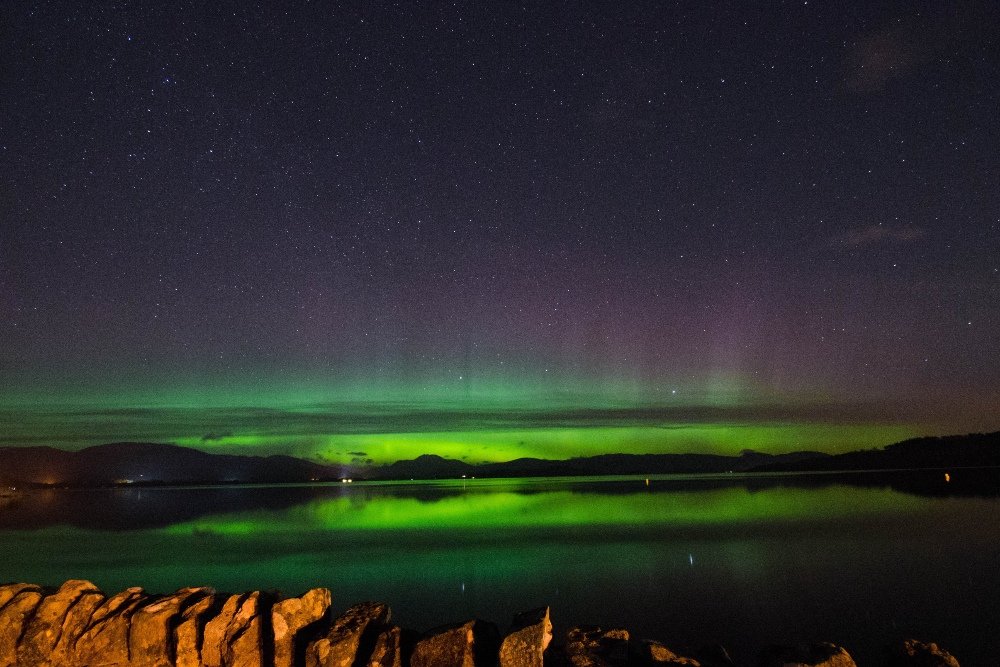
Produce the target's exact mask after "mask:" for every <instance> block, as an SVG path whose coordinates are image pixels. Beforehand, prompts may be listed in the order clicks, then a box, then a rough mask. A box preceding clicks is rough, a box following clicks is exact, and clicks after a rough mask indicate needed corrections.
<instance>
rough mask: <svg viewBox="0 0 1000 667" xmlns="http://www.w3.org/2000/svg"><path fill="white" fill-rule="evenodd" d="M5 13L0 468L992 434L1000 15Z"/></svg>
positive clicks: (818, 8) (786, 5) (962, 5)
mask: <svg viewBox="0 0 1000 667" xmlns="http://www.w3.org/2000/svg"><path fill="white" fill-rule="evenodd" d="M0 12H2V30H0V40H2V45H3V48H2V49H0V86H2V98H0V99H2V100H3V104H2V106H0V144H2V145H0V170H2V171H0V173H2V175H3V179H2V190H0V216H2V218H0V341H2V345H0V377H2V382H0V445H14V446H21V445H37V444H50V445H54V446H60V447H67V448H79V447H82V446H85V445H89V444H98V443H100V442H110V441H115V440H155V441H159V442H175V443H178V444H186V445H190V446H195V447H200V448H203V449H208V450H215V451H243V452H246V451H249V452H260V453H273V452H287V453H294V454H296V455H302V456H311V457H316V458H319V459H323V460H332V461H346V460H356V459H359V458H361V459H364V458H368V459H372V460H375V461H376V462H385V461H389V460H392V459H394V458H400V457H409V456H411V455H415V454H417V453H441V454H443V455H448V456H454V457H463V458H466V459H468V460H472V461H476V460H497V459H507V458H514V457H515V456H517V455H533V456H545V457H547V458H566V457H569V456H575V455H580V454H588V453H601V452H604V451H635V452H667V451H714V452H722V453H733V452H737V453H738V452H739V451H740V450H741V449H743V448H745V447H752V448H754V449H759V450H762V451H773V452H780V451H790V450H794V449H806V448H811V449H823V450H825V451H844V450H848V449H857V448H860V447H867V446H878V445H883V444H887V443H888V442H892V441H894V440H898V439H900V438H902V437H907V436H909V435H921V434H942V433H963V432H970V431H984V430H996V429H1000V344H998V343H997V334H996V332H997V331H998V330H1000V129H998V126H1000V124H998V123H997V118H1000V74H998V72H1000V48H998V43H997V41H998V40H997V34H998V31H997V26H998V25H1000V8H998V6H997V5H996V4H995V3H992V2H987V1H985V0H983V1H981V2H980V1H976V0H964V1H959V2H919V1H918V2H914V1H912V0H906V1H905V2H904V1H902V0H899V1H890V2H884V3H845V2H818V1H811V2H804V1H801V0H800V1H798V2H778V1H775V2H751V3H737V2H715V1H711V2H698V3H676V2H642V1H636V2H629V3H621V2H605V1H603V0H595V1H593V2H585V3H579V2H558V1H557V2H528V3H525V2H501V3H483V2H461V1H459V2H422V1H415V2H323V1H311V2H309V1H297V2H290V1H280V2H272V3H254V2H230V1H228V0H224V1H221V2H186V1H182V2H168V3H126V4H120V3H108V2H87V3H76V2H68V1H62V0H53V1H51V2H28V1H25V2H19V1H18V2H12V3H5V5H4V6H3V8H2V9H0Z"/></svg>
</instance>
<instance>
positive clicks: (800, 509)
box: [166, 479, 929, 535]
mask: <svg viewBox="0 0 1000 667" xmlns="http://www.w3.org/2000/svg"><path fill="white" fill-rule="evenodd" d="M659 483H660V481H659V480H656V479H654V482H653V484H654V485H656V484H659ZM465 484H466V490H467V491H468V486H472V487H473V489H472V490H471V492H466V493H462V494H461V495H449V496H444V497H441V498H438V499H434V500H420V499H417V498H406V497H403V498H401V497H394V496H384V495H379V496H375V497H369V498H365V497H364V495H363V494H361V493H352V494H350V495H347V496H344V497H340V498H331V499H324V500H317V501H313V502H310V503H308V504H306V505H302V506H298V507H295V508H292V509H290V510H287V511H282V512H267V511H255V512H246V513H232V514H225V515H221V516H210V517H204V518H200V519H197V520H195V521H192V522H188V523H182V524H177V525H174V526H172V527H170V528H168V529H166V530H167V532H169V533H172V534H184V533H190V532H192V531H212V532H215V533H220V534H227V535H234V534H266V533H274V532H280V533H287V532H297V531H337V530H364V531H386V530H399V529H412V530H427V529H465V530H467V529H483V528H497V529H503V528H556V527H567V526H589V527H600V526H613V527H615V528H619V529H620V528H623V527H627V526H663V527H665V528H669V527H672V526H673V527H676V526H698V525H701V526H736V525H741V524H759V523H761V522H781V523H791V522H803V521H808V520H811V519H816V518H817V517H823V518H826V519H830V518H834V517H856V518H860V517H886V516H893V515H898V514H905V513H909V512H919V511H921V510H922V509H924V508H926V507H927V505H928V504H929V501H927V500H922V499H919V498H916V497H913V496H907V495H903V494H898V493H894V492H891V491H888V490H883V489H876V490H866V491H863V492H858V490H852V492H850V493H846V492H845V489H843V488H841V487H828V488H824V489H818V490H815V491H810V492H805V491H803V490H801V489H790V488H773V489H768V490H764V491H750V490H748V489H746V488H744V487H733V488H727V489H716V490H712V491H706V492H682V493H678V492H669V493H668V492H639V493H629V494H615V495H604V494H596V493H590V494H581V493H574V492H571V491H542V492H534V493H519V492H515V491H509V490H502V491H488V489H490V488H491V485H489V482H486V481H482V480H470V481H469V482H465ZM634 484H635V485H636V487H637V488H639V487H643V489H645V484H644V482H643V480H641V479H639V480H635V482H634ZM360 488H361V487H360V485H359V486H358V487H355V489H354V490H360Z"/></svg>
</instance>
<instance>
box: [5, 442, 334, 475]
mask: <svg viewBox="0 0 1000 667" xmlns="http://www.w3.org/2000/svg"><path fill="white" fill-rule="evenodd" d="M334 476H339V475H338V472H337V471H336V470H335V469H334V468H331V467H328V466H323V465H319V464H317V463H312V462H309V461H304V460H302V459H297V458H293V457H291V456H267V457H261V456H236V455H230V454H207V453H205V452H202V451H199V450H197V449H191V448H190V447H178V446H177V445H165V444H160V443H152V442H116V443H112V444H108V445H97V446H95V447H87V448H86V449H81V450H80V451H77V452H67V451H63V450H60V449H54V448H52V447H0V479H2V480H3V481H7V482H19V483H35V484H71V485H88V484H111V483H114V482H116V481H118V482H124V481H127V482H130V483H153V482H162V483H168V482H179V483H187V484H190V483H198V482H206V483H217V482H246V483H263V482H306V481H309V480H311V479H316V478H327V477H334Z"/></svg>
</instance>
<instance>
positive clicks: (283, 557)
mask: <svg viewBox="0 0 1000 667" xmlns="http://www.w3.org/2000/svg"><path fill="white" fill-rule="evenodd" d="M962 476H963V475H962V474H959V473H955V474H954V475H953V477H954V482H955V484H947V485H946V484H944V482H943V481H942V480H939V479H938V477H941V476H940V475H938V474H936V473H935V474H934V482H929V481H928V480H923V479H922V480H920V483H919V484H916V483H914V480H913V478H912V476H911V475H906V474H902V473H901V474H898V475H896V476H895V477H891V478H886V477H885V476H880V477H877V478H876V477H874V476H867V477H865V476H861V477H857V478H855V477H852V478H844V477H837V476H733V475H728V476H700V477H698V476H696V477H691V476H685V477H654V478H650V480H649V483H648V484H647V483H646V480H645V479H644V478H595V479H571V480H567V479H534V480H449V481H445V482H424V483H395V484H368V483H365V484H361V483H354V484H330V485H318V486H277V487H203V488H123V489H87V490H72V489H52V490H36V491H31V492H29V493H28V494H26V495H25V496H24V497H23V498H21V499H20V500H18V501H16V502H7V503H6V504H4V505H2V506H0V581H26V582H31V583H39V584H45V585H58V584H59V583H61V582H62V581H64V580H66V579H71V578H84V579H89V580H91V581H93V582H94V583H95V584H97V585H98V586H100V587H101V588H102V589H103V590H104V591H105V592H116V591H118V590H121V589H123V588H126V587H128V586H133V585H140V586H143V587H144V588H146V589H147V590H149V591H152V592H169V591H172V590H175V589H177V588H179V587H181V586H188V585H210V586H213V587H215V588H216V589H217V590H220V591H243V590H250V589H268V588H278V589H280V590H282V591H284V592H286V593H288V594H299V593H301V592H303V591H305V590H307V589H309V588H312V587H315V586H326V587H328V588H330V589H331V591H332V592H333V599H334V607H335V608H336V609H343V608H346V607H347V606H349V605H351V604H353V603H355V602H359V601H362V600H370V599H375V600H381V601H384V602H387V603H388V604H389V605H390V606H391V607H392V609H393V612H394V615H395V618H396V621H397V622H398V623H400V624H401V625H404V626H407V627H412V628H415V629H427V628H430V627H432V626H434V625H438V624H441V623H445V622H451V621H457V620H466V619H468V618H473V617H480V618H486V619H489V620H493V621H495V622H497V623H498V624H500V625H501V626H503V625H504V624H505V623H506V622H507V621H508V620H509V618H510V617H511V616H512V615H513V614H514V613H515V612H517V611H523V610H526V609H530V608H533V607H538V606H541V605H551V606H552V613H553V618H554V621H555V622H556V624H557V629H558V628H559V627H560V626H562V627H565V626H567V625H569V624H580V623H596V622H600V623H604V624H616V625H621V626H623V627H626V628H628V629H629V630H630V631H632V633H633V635H634V636H641V637H653V638H659V639H662V640H665V641H668V642H681V643H693V644H699V643H721V644H723V645H725V646H727V647H728V648H729V649H730V650H731V652H732V653H733V654H734V656H735V657H737V658H740V659H743V660H748V659H749V658H750V657H751V656H752V654H753V653H755V652H756V651H757V650H758V649H759V648H761V647H762V646H763V645H766V644H768V643H775V642H794V641H800V640H810V639H816V640H829V641H833V642H836V643H840V644H842V645H844V646H845V647H847V648H848V650H849V651H850V652H851V653H852V655H854V656H855V658H856V659H857V660H858V661H859V663H860V662H861V661H862V660H866V661H869V662H873V661H874V660H875V658H876V657H877V654H878V650H879V648H880V647H881V645H882V644H883V643H885V642H886V641H889V640H891V639H896V638H902V637H909V636H915V637H919V638H922V639H925V640H929V641H936V642H938V643H940V644H942V645H943V646H945V647H947V648H949V649H950V650H952V651H953V652H954V653H955V654H956V655H957V656H958V658H959V660H960V661H961V663H962V665H963V666H964V667H969V666H970V665H971V666H972V667H975V665H977V664H988V661H989V660H990V658H991V656H993V655H996V652H997V651H998V650H1000V642H998V640H997V639H995V633H994V627H993V626H994V624H995V621H996V619H997V617H996V600H997V599H1000V577H998V576H997V572H998V571H1000V539H998V538H1000V521H998V519H997V517H998V516H1000V500H998V498H997V497H996V496H995V494H993V493H990V492H989V491H988V490H989V489H992V488H995V485H992V484H991V483H987V484H983V483H979V484H978V485H976V486H965V487H963V486H962V485H961V482H962ZM970 476H971V473H970ZM991 480H992V478H990V480H988V482H990V481H991ZM847 482H852V483H847ZM911 487H912V488H911ZM903 489H907V490H903ZM963 489H964V491H963ZM984 489H986V490H987V491H986V492H984V491H983V490H984Z"/></svg>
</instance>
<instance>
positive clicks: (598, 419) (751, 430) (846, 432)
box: [0, 373, 975, 464]
mask: <svg viewBox="0 0 1000 667" xmlns="http://www.w3.org/2000/svg"><path fill="white" fill-rule="evenodd" d="M529 375H530V374H528V373H523V374H521V375H516V374H509V375H506V376H499V375H497V376H495V377H494V378H493V379H492V380H489V381H487V380H486V379H484V378H478V379H475V380H473V379H472V378H469V377H466V376H456V377H461V380H459V379H456V378H451V379H447V380H446V379H442V378H440V377H438V378H436V379H430V378H424V379H423V380H421V381H403V380H399V381H392V382H390V381H381V380H377V379H376V380H372V381H367V382H363V381H361V380H352V381H348V380H344V381H342V382H339V383H332V382H329V381H324V380H323V379H322V378H320V377H311V376H307V375H303V376H299V377H293V376H291V375H281V374H279V373H275V374H272V375H267V376H266V377H262V376H253V375H242V376H232V377H228V378H227V379H225V380H220V379H219V378H218V377H213V378H209V377H200V378H199V377H185V378H180V379H177V378H174V379H170V378H167V377H150V376H135V377H134V378H132V379H131V380H129V381H125V380H121V379H120V378H118V379H117V380H116V379H115V378H105V379H104V380H103V381H101V382H95V383H94V384H93V386H90V385H86V384H80V383H76V384H74V383H69V382H67V383H65V384H63V385H61V386H60V385H58V384H57V383H50V384H49V385H42V384H38V385H37V386H34V387H31V386H30V385H24V386H22V387H21V388H20V389H17V390H15V389H12V388H10V387H8V388H7V390H6V391H5V392H0V446H5V445H6V446H27V445H48V446H54V447H59V448H63V449H80V448H83V447H87V446H91V445H97V444H104V443H108V442H122V441H134V442H165V443H174V444H178V445H183V446H188V447H195V448H198V449H202V450H204V451H210V452H217V453H238V454H258V455H270V454H288V455H292V456H298V457H301V458H307V459H312V460H317V461H320V462H325V463H334V464H346V463H351V462H355V463H357V462H359V461H368V460H370V461H371V462H372V463H375V464H385V463H391V462H393V461H396V460H400V459H412V458H415V457H417V456H420V455H422V454H437V455H439V456H443V457H446V458H453V459H460V460H464V461H466V462H469V463H480V462H497V461H509V460H512V459H516V458H520V457H535V458H545V459H568V458H572V457H576V456H592V455H597V454H606V453H636V454H641V453H688V452H692V453H712V454H723V455H737V454H739V453H740V452H741V451H742V450H744V449H753V450H757V451H761V452H767V453H774V454H778V453H784V452H791V451H802V450H814V451H824V452H830V453H840V452H845V451H853V450H858V449H867V448H872V447H881V446H884V445H887V444H890V443H892V442H897V441H899V440H903V439H906V438H909V437H914V436H920V435H939V434H945V433H949V432H963V431H967V430H969V425H971V424H974V423H975V422H974V420H970V419H969V415H967V414H960V413H954V414H955V417H954V418H953V419H952V420H951V421H950V422H949V420H946V419H942V418H941V415H940V414H935V410H934V409H933V408H932V407H928V406H927V405H920V404H906V403H899V404H897V405H878V404H876V403H874V402H872V401H868V402H864V401H861V400H860V399H859V400H855V401H848V400H844V399H843V398H840V397H836V396H830V395H827V394H823V393H820V392H816V391H806V390H802V391H800V392H798V393H795V394H789V393H783V394H780V395H779V394H776V393H775V392H773V391H768V390H767V389H766V388H762V387H760V386H757V385H755V384H754V383H752V382H750V381H747V380H745V379H741V378H736V377H731V378H725V377H722V376H709V377H706V378H703V379H702V380H700V381H696V380H693V379H690V378H688V379H686V380H683V381H682V380H678V381H666V380H663V381H659V382H653V381H639V380H635V379H631V380H628V381H623V380H620V379H619V380H609V379H607V378H604V379H602V378H597V377H594V378H579V377H578V378H575V379H573V378H567V377H565V376H559V375H557V374H555V373H553V377H551V378H547V379H543V380H538V379H537V378H536V379H535V380H532V379H531V378H530V377H529ZM938 412H940V411H938Z"/></svg>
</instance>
